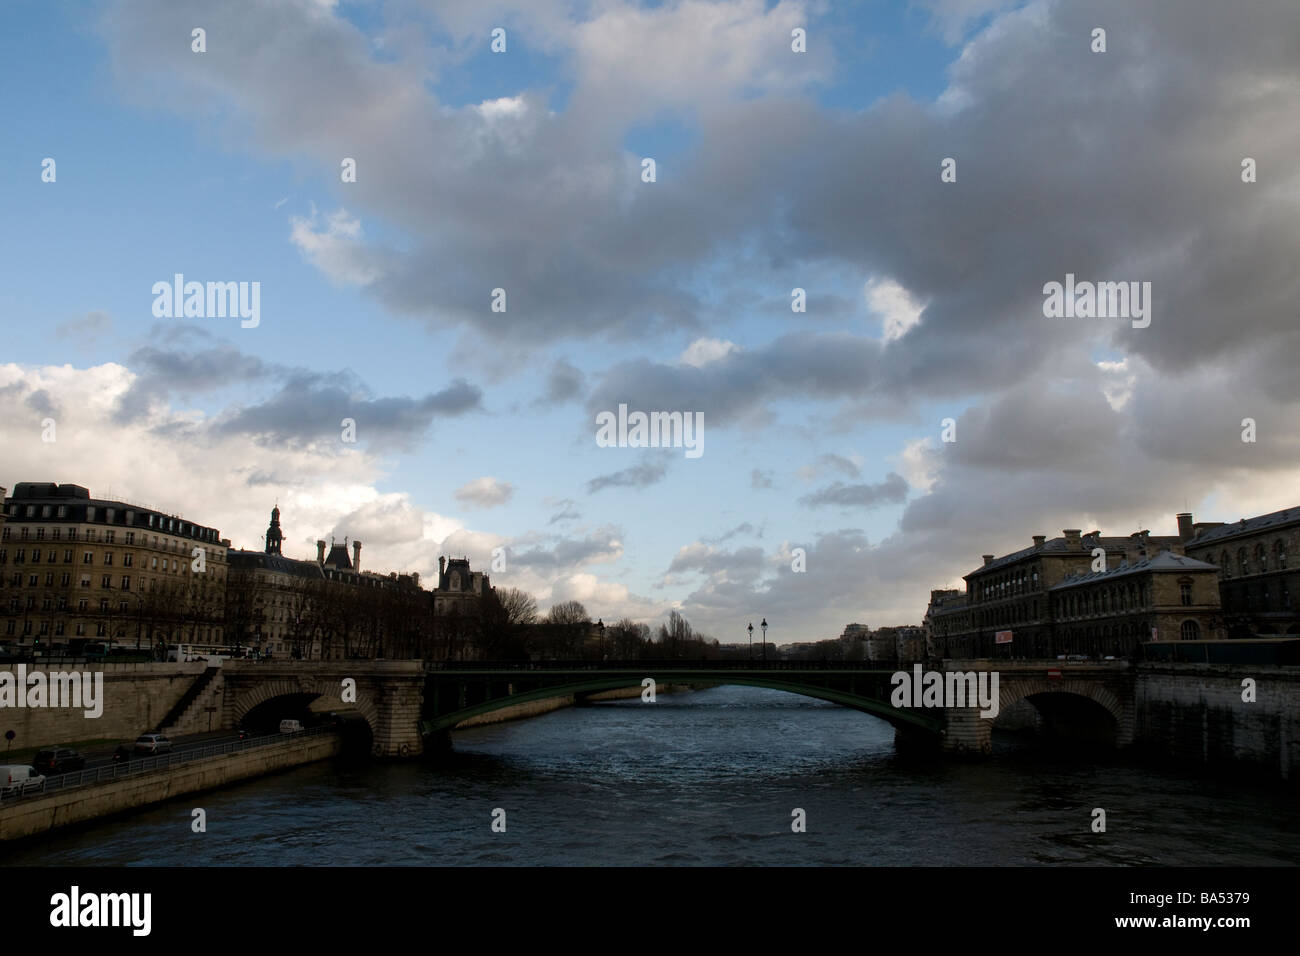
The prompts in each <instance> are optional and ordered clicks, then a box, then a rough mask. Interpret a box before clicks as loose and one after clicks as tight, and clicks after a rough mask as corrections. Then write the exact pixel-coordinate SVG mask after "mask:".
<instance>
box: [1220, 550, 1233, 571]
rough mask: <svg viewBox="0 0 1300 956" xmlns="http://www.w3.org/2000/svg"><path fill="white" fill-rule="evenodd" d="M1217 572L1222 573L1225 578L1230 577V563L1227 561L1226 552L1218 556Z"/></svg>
mask: <svg viewBox="0 0 1300 956" xmlns="http://www.w3.org/2000/svg"><path fill="white" fill-rule="evenodd" d="M1219 570H1221V571H1222V572H1223V576H1224V577H1225V578H1230V577H1232V562H1231V561H1229V560H1228V552H1227V551H1225V552H1223V553H1222V554H1221V555H1219Z"/></svg>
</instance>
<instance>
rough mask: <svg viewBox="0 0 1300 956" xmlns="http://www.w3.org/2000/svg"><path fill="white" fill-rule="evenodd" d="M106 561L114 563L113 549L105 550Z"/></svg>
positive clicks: (106, 562)
mask: <svg viewBox="0 0 1300 956" xmlns="http://www.w3.org/2000/svg"><path fill="white" fill-rule="evenodd" d="M104 563H105V564H112V563H113V552H112V551H105V552H104Z"/></svg>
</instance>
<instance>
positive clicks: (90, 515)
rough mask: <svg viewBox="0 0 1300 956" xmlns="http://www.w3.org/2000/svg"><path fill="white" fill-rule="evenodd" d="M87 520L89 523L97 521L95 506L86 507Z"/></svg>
mask: <svg viewBox="0 0 1300 956" xmlns="http://www.w3.org/2000/svg"><path fill="white" fill-rule="evenodd" d="M86 520H87V521H94V520H95V506H94V505H88V506H87V507H86Z"/></svg>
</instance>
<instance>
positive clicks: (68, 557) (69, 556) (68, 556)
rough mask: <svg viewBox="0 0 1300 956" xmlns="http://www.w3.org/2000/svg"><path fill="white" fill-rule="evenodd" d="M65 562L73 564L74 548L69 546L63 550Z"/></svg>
mask: <svg viewBox="0 0 1300 956" xmlns="http://www.w3.org/2000/svg"><path fill="white" fill-rule="evenodd" d="M63 563H64V564H71V563H72V549H71V548H68V549H67V550H66V551H64V552H63Z"/></svg>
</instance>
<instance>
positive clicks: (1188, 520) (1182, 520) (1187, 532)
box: [1178, 512, 1192, 541]
mask: <svg viewBox="0 0 1300 956" xmlns="http://www.w3.org/2000/svg"><path fill="white" fill-rule="evenodd" d="M1178 538H1179V540H1181V541H1190V540H1191V539H1192V516H1191V514H1189V513H1187V512H1184V513H1183V514H1180V515H1178Z"/></svg>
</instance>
